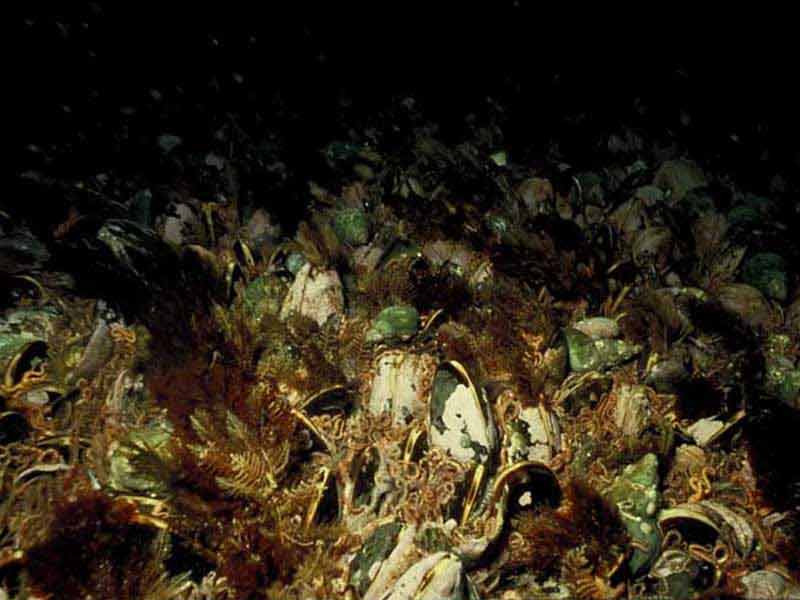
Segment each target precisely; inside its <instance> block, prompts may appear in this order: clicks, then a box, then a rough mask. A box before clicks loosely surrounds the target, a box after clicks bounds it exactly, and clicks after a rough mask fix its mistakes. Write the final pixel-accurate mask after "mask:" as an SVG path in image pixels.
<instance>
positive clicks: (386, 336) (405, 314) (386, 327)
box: [366, 306, 419, 343]
mask: <svg viewBox="0 0 800 600" xmlns="http://www.w3.org/2000/svg"><path fill="white" fill-rule="evenodd" d="M417 329H419V313H418V312H417V309H416V308H414V307H413V306H389V307H387V308H384V309H383V310H382V311H381V312H380V313H379V314H378V316H377V317H375V320H374V321H373V322H372V327H370V329H369V331H367V335H366V341H367V342H369V343H374V342H382V341H385V340H395V339H400V340H407V339H409V338H410V337H412V336H413V335H414V334H415V333H417Z"/></svg>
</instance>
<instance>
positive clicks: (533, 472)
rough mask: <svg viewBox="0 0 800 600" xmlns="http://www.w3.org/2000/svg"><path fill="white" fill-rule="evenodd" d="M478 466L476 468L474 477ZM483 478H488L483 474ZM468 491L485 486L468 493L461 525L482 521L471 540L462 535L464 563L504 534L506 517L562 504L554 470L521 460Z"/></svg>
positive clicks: (481, 552) (461, 545) (482, 553)
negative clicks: (478, 491) (476, 492)
mask: <svg viewBox="0 0 800 600" xmlns="http://www.w3.org/2000/svg"><path fill="white" fill-rule="evenodd" d="M480 471H481V466H479V467H478V468H477V469H476V474H477V473H479V472H480ZM484 478H486V479H488V476H486V475H485V474H484ZM476 479H477V478H474V480H473V481H474V483H473V484H472V485H471V487H470V489H471V490H472V489H480V488H481V487H485V492H484V493H483V494H482V495H481V496H478V495H477V494H472V493H470V492H468V493H467V495H466V499H465V501H464V509H463V512H462V515H461V524H462V525H466V524H468V523H469V522H471V521H473V520H477V521H482V522H484V526H483V527H481V528H480V529H481V534H480V535H479V536H478V537H471V536H469V535H466V534H462V536H461V537H462V542H461V543H460V545H459V547H458V551H459V553H460V554H461V556H462V557H463V558H464V560H467V561H476V560H478V559H480V558H481V557H482V556H483V555H484V554H485V553H486V551H487V549H488V548H489V546H490V545H491V544H492V543H493V542H495V541H496V540H497V539H498V538H499V537H500V534H501V533H502V531H503V528H504V527H505V524H506V523H507V522H508V520H509V518H510V517H511V516H513V515H515V514H519V513H520V512H522V511H525V510H531V509H533V508H535V507H536V506H541V505H542V504H547V505H549V506H551V507H557V506H558V505H559V504H560V503H561V498H562V492H561V486H560V485H559V483H558V479H557V478H556V476H555V474H554V473H553V471H552V470H551V469H550V468H549V467H548V466H547V465H545V464H543V463H539V462H536V461H522V462H518V463H516V464H513V465H509V466H506V467H504V468H502V469H500V470H499V471H498V472H497V473H496V474H495V475H494V477H493V478H492V479H491V481H476Z"/></svg>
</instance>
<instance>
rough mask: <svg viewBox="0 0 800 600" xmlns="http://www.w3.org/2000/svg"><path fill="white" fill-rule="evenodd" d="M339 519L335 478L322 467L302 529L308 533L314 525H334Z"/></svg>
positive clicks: (339, 504) (338, 497)
mask: <svg viewBox="0 0 800 600" xmlns="http://www.w3.org/2000/svg"><path fill="white" fill-rule="evenodd" d="M340 517H341V503H340V495H339V488H338V486H337V484H336V478H335V477H334V475H333V471H331V470H330V469H329V468H327V467H323V468H322V470H321V472H320V475H319V482H318V483H317V484H316V490H315V494H314V497H313V498H312V500H311V503H310V504H309V506H308V509H307V511H306V515H305V518H304V519H303V529H304V530H305V531H308V530H309V529H311V527H312V526H314V525H323V524H326V523H335V522H337V521H338V520H339V518H340Z"/></svg>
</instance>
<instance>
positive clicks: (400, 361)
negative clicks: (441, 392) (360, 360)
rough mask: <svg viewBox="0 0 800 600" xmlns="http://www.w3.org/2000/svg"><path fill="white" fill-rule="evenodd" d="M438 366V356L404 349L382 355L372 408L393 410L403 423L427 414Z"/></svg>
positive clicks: (372, 392) (373, 386)
mask: <svg viewBox="0 0 800 600" xmlns="http://www.w3.org/2000/svg"><path fill="white" fill-rule="evenodd" d="M435 368H436V361H435V359H434V358H433V357H432V356H430V355H427V354H412V353H409V352H405V351H402V350H398V351H391V352H386V353H384V354H381V355H380V356H379V357H378V359H377V361H376V366H375V369H374V372H375V375H374V377H373V379H372V382H371V386H370V395H369V400H368V403H367V407H368V408H369V411H370V412H372V413H373V414H380V413H383V412H389V413H391V414H392V420H393V421H394V422H395V423H397V424H399V425H405V424H407V423H408V422H409V421H410V420H411V419H413V418H415V417H417V416H420V415H424V413H425V407H426V403H427V398H428V396H429V394H430V388H431V384H432V380H433V372H434V370H435Z"/></svg>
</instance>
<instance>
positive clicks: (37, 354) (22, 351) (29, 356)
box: [0, 334, 47, 387]
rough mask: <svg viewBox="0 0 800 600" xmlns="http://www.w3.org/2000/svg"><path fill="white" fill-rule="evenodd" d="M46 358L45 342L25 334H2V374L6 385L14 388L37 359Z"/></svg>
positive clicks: (0, 367) (0, 350)
mask: <svg viewBox="0 0 800 600" xmlns="http://www.w3.org/2000/svg"><path fill="white" fill-rule="evenodd" d="M46 356H47V344H46V343H45V342H44V340H41V339H37V338H35V337H33V336H30V335H25V334H20V335H15V334H11V335H7V334H0V370H1V371H0V372H2V373H3V383H4V385H5V386H6V387H13V386H14V385H15V384H16V383H18V382H19V381H20V380H21V379H22V376H23V375H24V374H25V372H26V371H28V370H29V369H30V368H31V367H32V366H33V362H34V361H35V360H36V359H42V360H43V359H44V358H46Z"/></svg>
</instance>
